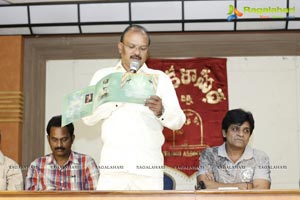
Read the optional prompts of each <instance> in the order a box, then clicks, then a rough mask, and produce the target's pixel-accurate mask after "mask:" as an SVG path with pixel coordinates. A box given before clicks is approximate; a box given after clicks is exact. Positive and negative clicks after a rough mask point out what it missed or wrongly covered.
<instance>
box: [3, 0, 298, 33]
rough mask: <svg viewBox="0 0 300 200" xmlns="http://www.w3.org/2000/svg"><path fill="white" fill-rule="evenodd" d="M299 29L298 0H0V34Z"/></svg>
mask: <svg viewBox="0 0 300 200" xmlns="http://www.w3.org/2000/svg"><path fill="white" fill-rule="evenodd" d="M129 24H140V25H142V26H144V27H145V28H146V29H147V30H148V31H149V32H188V31H189V32H191V31H266V30H267V31H278V30H279V31H294V30H297V31H299V30H300V0H272V1H270V0H164V1H158V0H86V1H84V0H76V1H72V0H0V35H41V34H89V33H119V32H122V30H124V28H126V27H127V26H128V25H129Z"/></svg>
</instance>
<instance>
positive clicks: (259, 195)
mask: <svg viewBox="0 0 300 200" xmlns="http://www.w3.org/2000/svg"><path fill="white" fill-rule="evenodd" d="M299 197H300V191H299V190H289V191H287V190H276V191H273V190H265V191H209V190H207V191H206V190H203V191H196V192H194V191H190V192H187V191H159V192H158V191H153V192H151V191H149V192H146V191H145V192H121V191H120V192H83V191H78V192H0V200H2V199H3V200H4V199H10V200H15V199H16V200H17V199H18V200H19V199H23V200H27V199H28V200H31V199H42V200H50V199H62V200H68V199H72V200H76V199H87V200H93V199H102V200H124V199H130V200H154V199H155V200H169V199H172V200H219V199H220V200H224V199H225V200H227V199H228V200H232V199H233V200H238V199H245V200H277V199H278V200H282V199H284V200H296V199H297V200H298V199H299Z"/></svg>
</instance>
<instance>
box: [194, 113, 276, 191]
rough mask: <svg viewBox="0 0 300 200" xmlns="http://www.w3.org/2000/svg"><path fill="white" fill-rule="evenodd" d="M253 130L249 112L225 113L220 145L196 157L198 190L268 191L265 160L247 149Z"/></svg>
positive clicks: (252, 120) (255, 152)
mask: <svg viewBox="0 0 300 200" xmlns="http://www.w3.org/2000/svg"><path fill="white" fill-rule="evenodd" d="M253 129H254V119H253V116H252V114H251V113H250V112H246V111H244V110H242V109H234V110H230V111H228V112H227V114H226V115H225V117H224V119H223V121H222V134H223V138H224V143H223V144H222V145H221V146H218V147H212V148H207V149H205V150H204V151H203V152H202V154H201V157H200V166H199V171H198V174H197V183H201V184H200V185H202V189H204V188H207V189H218V188H220V187H235V188H238V189H270V186H271V178H270V165H269V157H268V156H267V155H266V154H265V153H264V152H263V151H260V150H257V149H252V148H251V147H250V146H248V142H249V139H250V136H251V134H252V132H253ZM203 183H204V184H203Z"/></svg>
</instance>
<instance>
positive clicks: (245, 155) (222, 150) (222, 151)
mask: <svg viewBox="0 0 300 200" xmlns="http://www.w3.org/2000/svg"><path fill="white" fill-rule="evenodd" d="M225 145H226V142H224V143H223V144H222V145H221V146H219V147H218V156H220V157H224V158H226V159H228V160H230V159H229V156H228V155H227V152H226V148H225ZM251 158H253V149H252V148H251V147H250V146H249V145H247V146H246V148H245V151H244V153H243V155H242V156H241V157H240V159H239V160H238V161H237V162H236V164H238V163H239V162H240V161H242V160H249V159H251Z"/></svg>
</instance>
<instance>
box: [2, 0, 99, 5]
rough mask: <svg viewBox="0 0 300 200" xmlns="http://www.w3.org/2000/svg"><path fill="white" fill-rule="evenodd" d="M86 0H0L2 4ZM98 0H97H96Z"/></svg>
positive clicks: (78, 0) (80, 0)
mask: <svg viewBox="0 0 300 200" xmlns="http://www.w3.org/2000/svg"><path fill="white" fill-rule="evenodd" d="M82 1H86V0H77V1H74V0H0V5H9V4H11V5H12V4H33V3H58V2H59V3H61V2H82ZM92 1H93V0H92ZM94 1H97V0H94Z"/></svg>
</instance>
